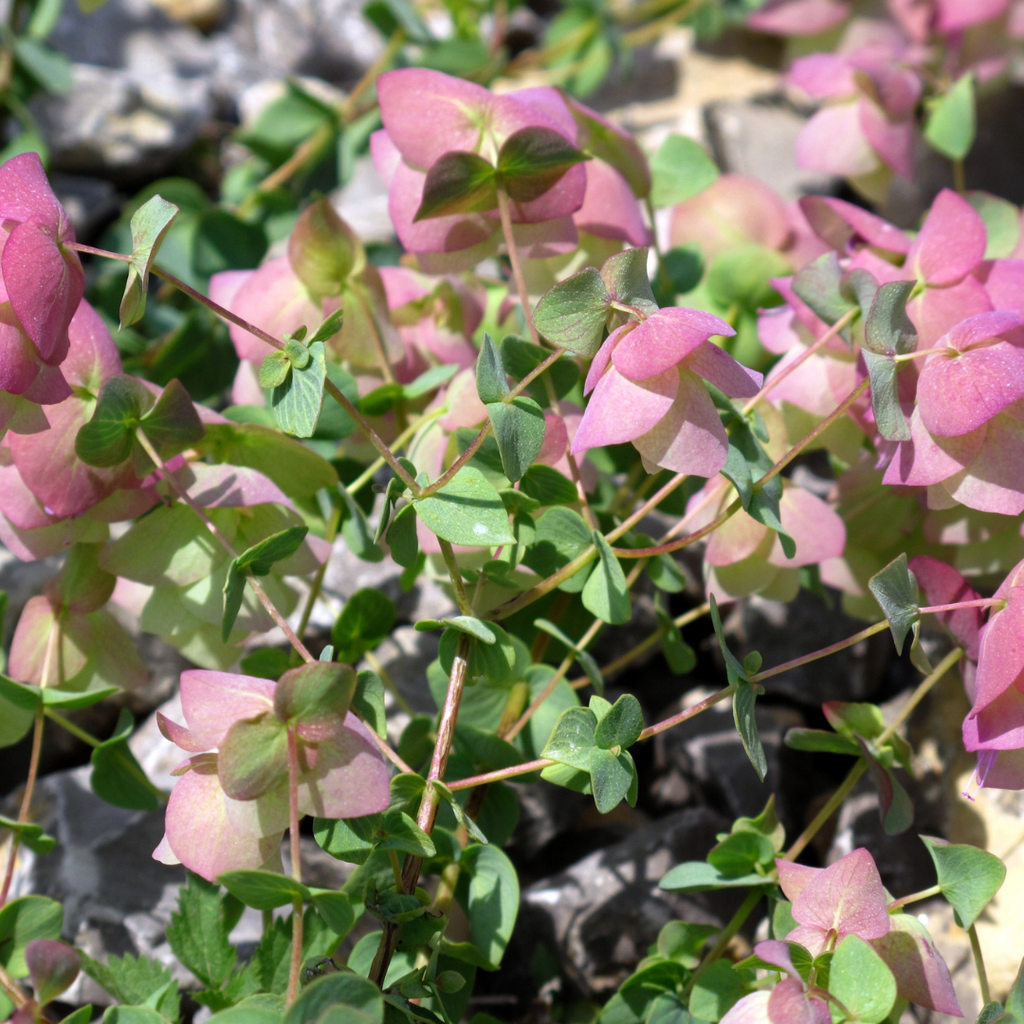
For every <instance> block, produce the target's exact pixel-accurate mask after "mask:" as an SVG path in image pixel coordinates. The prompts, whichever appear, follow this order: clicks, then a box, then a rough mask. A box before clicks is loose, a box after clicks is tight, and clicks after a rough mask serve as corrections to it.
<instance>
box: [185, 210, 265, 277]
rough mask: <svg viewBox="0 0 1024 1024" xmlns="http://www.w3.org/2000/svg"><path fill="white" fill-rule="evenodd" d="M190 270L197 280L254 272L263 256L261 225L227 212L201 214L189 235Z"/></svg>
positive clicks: (263, 235) (209, 211)
mask: <svg viewBox="0 0 1024 1024" xmlns="http://www.w3.org/2000/svg"><path fill="white" fill-rule="evenodd" d="M191 236H192V269H193V270H194V271H195V272H196V274H198V275H199V276H200V277H212V276H213V275H214V274H219V273H221V272H222V271H225V270H255V269H256V268H257V267H258V266H259V265H260V261H261V260H262V259H263V257H264V256H265V255H266V252H267V233H266V231H265V230H264V229H263V225H261V224H258V223H253V222H251V221H247V220H242V218H241V217H236V216H235V215H234V214H233V213H231V212H230V211H229V210H225V209H223V208H222V207H216V206H215V207H213V208H211V209H209V210H204V211H203V212H202V213H201V214H200V215H199V217H198V218H197V220H196V221H195V226H194V227H193V228H192V231H191Z"/></svg>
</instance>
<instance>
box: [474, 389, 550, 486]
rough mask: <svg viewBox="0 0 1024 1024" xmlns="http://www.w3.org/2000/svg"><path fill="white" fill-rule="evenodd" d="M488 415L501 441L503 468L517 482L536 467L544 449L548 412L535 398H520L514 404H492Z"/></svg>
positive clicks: (489, 406)
mask: <svg viewBox="0 0 1024 1024" xmlns="http://www.w3.org/2000/svg"><path fill="white" fill-rule="evenodd" d="M487 415H488V416H489V417H490V420H491V426H492V427H493V429H494V439H495V441H497V442H498V451H499V452H500V453H501V466H502V469H503V470H504V472H505V476H507V477H508V479H509V480H510V481H511V482H512V483H515V482H516V481H517V480H520V479H522V477H523V476H524V475H525V473H526V471H527V470H528V469H529V468H530V466H531V465H533V460H534V459H535V458H536V457H537V455H538V453H539V452H540V450H541V448H542V447H543V446H544V434H545V430H546V423H545V418H544V410H543V409H541V407H540V406H539V405H538V404H537V403H536V402H535V401H534V400H533V399H532V398H526V397H525V396H523V395H520V396H519V397H518V398H513V399H512V401H511V402H489V403H488V404H487Z"/></svg>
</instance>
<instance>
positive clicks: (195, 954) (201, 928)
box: [167, 871, 242, 988]
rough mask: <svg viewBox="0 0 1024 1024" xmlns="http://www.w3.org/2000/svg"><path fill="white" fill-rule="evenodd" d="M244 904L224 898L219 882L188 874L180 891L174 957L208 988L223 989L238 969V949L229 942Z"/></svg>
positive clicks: (170, 931) (171, 929) (172, 934)
mask: <svg viewBox="0 0 1024 1024" xmlns="http://www.w3.org/2000/svg"><path fill="white" fill-rule="evenodd" d="M241 913H242V904H241V903H240V902H239V901H238V900H236V899H235V898H234V897H233V896H230V895H224V896H222V895H221V891H220V886H219V885H217V883H216V882H208V881H206V879H205V878H201V877H200V876H199V875H196V874H193V873H192V872H191V871H190V872H189V873H188V881H187V882H186V884H185V885H183V886H182V887H181V888H180V889H179V890H178V909H177V910H176V911H175V912H174V913H173V914H172V915H171V923H170V925H168V927H167V941H168V942H169V943H170V944H171V949H172V950H173V951H174V955H175V956H176V957H177V958H178V959H179V960H180V961H181V962H182V963H183V964H184V965H185V966H186V967H187V968H188V969H189V970H190V971H191V972H192V973H193V974H194V975H195V976H196V977H197V978H198V979H199V980H200V981H201V982H202V983H203V984H204V985H205V986H206V987H207V988H220V987H221V986H222V985H224V983H225V982H226V981H227V980H228V978H229V977H230V976H231V973H232V971H234V969H235V963H236V961H237V955H236V952H235V947H234V946H233V945H232V944H231V943H230V942H229V941H228V935H229V934H230V933H231V929H232V928H234V926H235V925H236V924H237V923H238V919H239V917H240V916H241Z"/></svg>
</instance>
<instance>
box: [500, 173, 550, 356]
mask: <svg viewBox="0 0 1024 1024" xmlns="http://www.w3.org/2000/svg"><path fill="white" fill-rule="evenodd" d="M498 215H499V216H500V217H501V230H502V232H503V233H504V235H505V246H506V248H507V249H508V258H509V262H510V263H511V264H512V278H513V280H514V281H515V283H516V289H517V290H518V292H519V302H520V304H521V305H522V307H523V316H524V317H526V326H527V329H528V330H529V332H530V340H531V341H532V342H533V343H534V345H539V344H540V335H539V334H538V333H537V327H536V325H535V324H534V322H533V313H532V312H531V310H530V292H529V290H528V289H527V287H526V278H525V277H524V276H523V265H522V263H520V261H519V250H518V248H517V247H516V240H515V235H514V234H513V231H512V206H511V203H510V202H509V198H508V193H507V192H506V191H505V190H504V189H503V188H499V189H498Z"/></svg>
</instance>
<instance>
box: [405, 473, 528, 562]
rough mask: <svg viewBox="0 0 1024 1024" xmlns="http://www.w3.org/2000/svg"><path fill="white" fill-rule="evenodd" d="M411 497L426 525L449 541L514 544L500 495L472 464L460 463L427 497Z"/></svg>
mask: <svg viewBox="0 0 1024 1024" xmlns="http://www.w3.org/2000/svg"><path fill="white" fill-rule="evenodd" d="M413 500H414V504H415V505H416V512H417V514H418V515H419V517H420V518H421V519H422V520H423V522H424V524H425V525H426V527H427V529H429V530H431V531H433V532H434V533H435V534H437V536H438V537H441V538H443V539H444V540H447V541H450V542H451V543H452V544H465V545H469V546H476V547H495V546H499V545H505V544H515V537H513V536H512V532H511V530H510V528H509V524H508V514H507V513H506V512H505V506H504V504H503V503H502V500H501V495H499V494H498V492H497V491H496V490H495V488H494V487H493V486H492V485H491V484H490V483H488V482H487V479H486V477H485V476H484V475H483V473H481V472H480V470H478V469H474V468H473V467H472V466H463V467H462V469H460V470H459V471H458V473H456V474H455V476H454V477H453V478H452V479H451V480H450V481H449V482H448V483H447V484H446V485H445V486H444V487H442V488H441V490H439V491H437V492H436V493H434V494H432V495H431V496H430V497H427V498H416V499H413Z"/></svg>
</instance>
